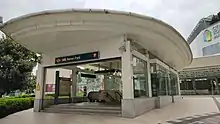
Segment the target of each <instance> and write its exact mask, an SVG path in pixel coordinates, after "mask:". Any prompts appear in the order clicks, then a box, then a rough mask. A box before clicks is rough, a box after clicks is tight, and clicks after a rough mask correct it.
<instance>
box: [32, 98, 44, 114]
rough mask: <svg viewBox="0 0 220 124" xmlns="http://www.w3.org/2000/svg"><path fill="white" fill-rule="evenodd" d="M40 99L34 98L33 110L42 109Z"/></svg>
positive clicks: (38, 110)
mask: <svg viewBox="0 0 220 124" xmlns="http://www.w3.org/2000/svg"><path fill="white" fill-rule="evenodd" d="M42 103H43V102H42V99H35V100H34V112H40V111H41V109H42Z"/></svg>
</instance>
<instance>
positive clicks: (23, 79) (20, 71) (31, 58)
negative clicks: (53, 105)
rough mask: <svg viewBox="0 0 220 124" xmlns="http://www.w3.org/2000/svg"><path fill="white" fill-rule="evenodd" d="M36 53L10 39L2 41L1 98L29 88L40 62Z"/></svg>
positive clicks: (4, 38) (0, 43)
mask: <svg viewBox="0 0 220 124" xmlns="http://www.w3.org/2000/svg"><path fill="white" fill-rule="evenodd" d="M39 59H40V58H39V57H38V56H37V54H36V53H34V52H31V51H30V50H28V49H26V48H25V47H23V46H22V45H20V44H18V43H16V42H15V41H13V40H12V39H10V38H8V37H3V38H1V39H0V96H1V95H2V94H4V93H8V92H10V91H14V90H22V89H24V88H26V87H27V85H28V84H29V81H30V77H31V75H32V70H33V68H34V67H35V66H36V64H37V62H38V61H39Z"/></svg>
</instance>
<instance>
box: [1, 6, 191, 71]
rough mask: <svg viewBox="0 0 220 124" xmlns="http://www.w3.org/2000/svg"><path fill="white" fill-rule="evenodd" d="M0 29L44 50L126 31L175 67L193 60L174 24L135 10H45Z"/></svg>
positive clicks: (12, 36) (35, 47)
mask: <svg viewBox="0 0 220 124" xmlns="http://www.w3.org/2000/svg"><path fill="white" fill-rule="evenodd" d="M0 30H2V31H3V32H4V33H5V34H6V35H8V36H10V37H11V38H13V39H14V40H15V41H17V42H18V43H20V44H22V45H24V46H25V47H27V48H28V49H30V50H32V51H34V52H38V53H44V54H47V53H48V54H49V53H53V51H56V50H59V49H63V48H65V47H68V46H74V45H79V44H81V43H87V42H91V41H96V40H97V39H101V38H109V37H113V36H118V35H123V34H126V35H128V36H129V37H132V38H135V39H136V40H137V41H138V42H139V43H140V44H141V45H142V46H143V47H144V48H146V49H147V50H149V51H150V52H152V53H153V54H154V55H156V56H157V57H158V58H160V59H161V60H163V61H164V62H165V63H167V64H169V65H170V66H172V67H174V68H176V69H182V68H183V67H185V66H187V65H189V64H190V63H191V61H192V53H191V50H190V48H189V45H188V44H187V43H186V41H185V39H184V38H183V37H182V36H181V35H180V34H179V33H178V32H177V31H176V30H175V29H174V28H173V27H171V26H169V25H167V24H166V23H164V22H162V21H160V20H156V19H154V18H151V17H147V16H142V15H138V14H134V13H126V12H119V11H108V10H91V9H88V10H87V9H83V10H81V9H77V10H76V9H71V10H59V11H44V12H39V13H34V14H29V15H25V16H21V17H18V18H15V19H12V20H10V21H8V22H6V23H4V24H3V25H2V26H1V27H0Z"/></svg>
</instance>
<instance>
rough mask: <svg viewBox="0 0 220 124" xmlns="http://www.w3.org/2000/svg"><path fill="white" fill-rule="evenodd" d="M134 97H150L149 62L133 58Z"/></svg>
mask: <svg viewBox="0 0 220 124" xmlns="http://www.w3.org/2000/svg"><path fill="white" fill-rule="evenodd" d="M133 60H134V63H135V64H133V84H134V85H133V86H134V97H141V96H148V81H147V74H148V73H147V62H145V61H144V60H142V59H140V58H137V57H135V56H133Z"/></svg>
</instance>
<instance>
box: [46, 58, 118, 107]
mask: <svg viewBox="0 0 220 124" xmlns="http://www.w3.org/2000/svg"><path fill="white" fill-rule="evenodd" d="M121 76H122V73H121V59H120V58H116V59H110V60H103V61H94V62H87V63H77V64H68V65H62V66H56V67H47V68H45V88H44V89H45V91H44V98H43V106H42V107H43V108H42V109H45V108H48V107H50V106H54V105H61V104H62V105H65V104H66V105H67V104H71V105H74V106H78V105H79V106H81V107H82V106H87V107H88V106H90V107H91V106H95V107H99V106H101V107H103V106H111V107H114V106H115V107H120V106H121V99H122V81H121Z"/></svg>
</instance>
